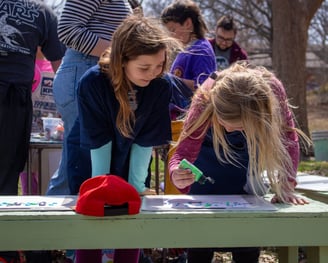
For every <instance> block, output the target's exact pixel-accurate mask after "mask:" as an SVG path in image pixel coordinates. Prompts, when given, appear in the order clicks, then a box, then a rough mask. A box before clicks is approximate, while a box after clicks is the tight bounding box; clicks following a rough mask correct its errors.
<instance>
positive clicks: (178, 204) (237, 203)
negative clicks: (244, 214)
mask: <svg viewBox="0 0 328 263" xmlns="http://www.w3.org/2000/svg"><path fill="white" fill-rule="evenodd" d="M200 209H201V210H220V209H223V210H259V211H261V210H266V211H274V210H277V208H276V207H275V206H274V205H273V204H271V203H270V202H268V201H266V200H265V199H263V198H260V197H256V196H253V195H149V196H144V197H143V200H142V206H141V210H143V211H179V210H200Z"/></svg>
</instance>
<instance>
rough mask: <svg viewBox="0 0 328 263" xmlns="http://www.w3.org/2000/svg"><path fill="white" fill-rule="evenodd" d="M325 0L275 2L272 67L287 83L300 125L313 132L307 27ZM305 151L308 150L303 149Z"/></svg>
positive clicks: (288, 92)
mask: <svg viewBox="0 0 328 263" xmlns="http://www.w3.org/2000/svg"><path fill="white" fill-rule="evenodd" d="M322 2H323V0H309V1H306V0H303V1H302V0H299V1H295V0H274V1H272V19H273V21H272V27H273V42H272V66H273V70H274V71H275V72H276V74H277V76H278V77H279V79H281V81H282V82H283V84H284V85H285V88H286V91H287V96H288V98H289V102H290V103H291V104H292V105H294V106H296V107H297V108H295V109H294V113H295V117H296V121H297V126H298V128H300V129H301V130H302V131H303V132H305V134H307V135H310V132H309V127H308V119H307V106H306V75H307V74H306V48H307V39H308V33H307V32H308V27H309V24H310V21H311V19H312V17H313V16H314V14H315V12H316V10H317V9H318V8H319V7H320V5H321V3H322ZM302 152H303V153H305V150H304V149H303V148H302Z"/></svg>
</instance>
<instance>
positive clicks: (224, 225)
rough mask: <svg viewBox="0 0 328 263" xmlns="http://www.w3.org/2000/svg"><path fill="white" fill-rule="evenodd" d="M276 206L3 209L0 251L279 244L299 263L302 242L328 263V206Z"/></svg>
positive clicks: (283, 262)
mask: <svg viewBox="0 0 328 263" xmlns="http://www.w3.org/2000/svg"><path fill="white" fill-rule="evenodd" d="M3 198H6V197H5V196H2V197H0V202H1V200H4V199H3ZM23 198H24V197H23ZM275 206H276V207H277V210H276V211H226V210H224V209H222V210H220V209H219V210H216V211H199V210H198V211H165V212H163V211H155V212H154V211H141V213H139V214H137V215H125V216H114V217H92V216H84V215H80V214H76V213H75V212H74V211H73V210H67V211H29V210H26V211H0V233H1V236H2V237H3V238H1V239H0V249H1V250H53V249H78V248H79V249H95V248H173V247H179V248H183V247H247V246H252V247H254V246H260V247H279V252H280V258H279V262H280V263H287V262H288V263H297V262H298V257H297V254H298V247H299V246H301V247H305V248H306V251H307V255H308V263H327V262H328V227H327V226H328V205H327V204H324V203H321V202H318V201H314V200H310V204H309V205H304V206H301V205H300V206H291V205H286V204H277V205H275Z"/></svg>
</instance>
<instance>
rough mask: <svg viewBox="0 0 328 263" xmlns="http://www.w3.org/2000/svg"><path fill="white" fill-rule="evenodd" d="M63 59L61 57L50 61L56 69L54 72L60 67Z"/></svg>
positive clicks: (53, 68)
mask: <svg viewBox="0 0 328 263" xmlns="http://www.w3.org/2000/svg"><path fill="white" fill-rule="evenodd" d="M61 61H62V60H61V59H59V60H55V61H50V63H51V66H52V70H53V71H54V73H56V72H57V69H58V68H59V66H60V63H61Z"/></svg>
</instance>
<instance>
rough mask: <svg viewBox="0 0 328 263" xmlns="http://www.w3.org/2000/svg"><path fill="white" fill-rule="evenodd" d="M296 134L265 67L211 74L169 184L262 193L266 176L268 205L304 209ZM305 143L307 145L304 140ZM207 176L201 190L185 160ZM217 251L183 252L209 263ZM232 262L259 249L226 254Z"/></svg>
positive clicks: (196, 100)
mask: <svg viewBox="0 0 328 263" xmlns="http://www.w3.org/2000/svg"><path fill="white" fill-rule="evenodd" d="M298 133H299V134H301V135H302V136H305V135H304V134H303V133H302V132H301V131H299V130H298V129H296V128H295V126H294V120H293V115H292V112H291V109H290V107H289V105H288V102H287V97H286V93H285V90H284V88H283V86H282V84H281V82H280V81H279V80H278V79H277V78H276V77H275V76H274V75H273V74H272V73H271V72H269V71H267V70H266V69H264V68H261V67H257V68H252V67H250V66H249V65H247V64H242V63H236V64H234V65H232V66H231V67H230V68H228V69H226V70H223V71H221V72H220V73H213V74H212V75H211V78H209V79H208V80H206V81H205V82H204V83H203V85H202V86H201V87H200V88H199V89H198V90H197V91H196V93H195V95H194V97H193V101H192V103H191V106H190V109H189V111H188V115H187V117H186V120H185V123H184V128H183V131H182V134H181V136H180V138H179V141H178V143H177V145H176V151H175V153H174V154H173V156H172V158H171V159H170V161H169V170H170V176H171V181H172V182H173V184H174V185H175V186H176V187H177V188H178V189H179V190H180V191H181V192H182V193H189V194H195V195H209V194H216V195H218V194H219V195H227V194H231V195H233V194H256V195H259V196H262V195H263V194H265V193H267V191H268V186H267V185H266V183H265V180H264V173H266V175H267V179H268V180H269V182H270V185H271V187H272V190H273V192H275V195H274V197H273V198H272V202H273V203H276V202H284V203H292V204H295V205H297V204H300V205H303V204H306V203H307V201H306V200H305V199H303V198H300V197H298V196H296V195H295V193H294V188H295V185H296V173H297V166H298V162H299V142H298ZM305 139H306V140H308V139H307V138H306V137H305ZM184 158H185V159H187V160H188V161H190V162H191V163H194V164H195V165H196V166H197V167H198V168H199V169H200V170H202V172H203V173H204V174H205V175H206V176H208V177H212V178H213V179H214V181H215V183H214V184H205V185H200V184H198V183H194V182H195V176H194V174H192V173H191V171H190V170H189V169H180V168H179V164H180V162H181V160H182V159H184ZM215 250H218V249H215V248H199V249H189V250H188V263H195V262H204V263H206V262H211V259H212V257H213V251H215ZM227 250H228V251H232V254H233V258H234V262H236V263H255V262H258V256H259V249H258V248H228V249H227Z"/></svg>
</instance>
